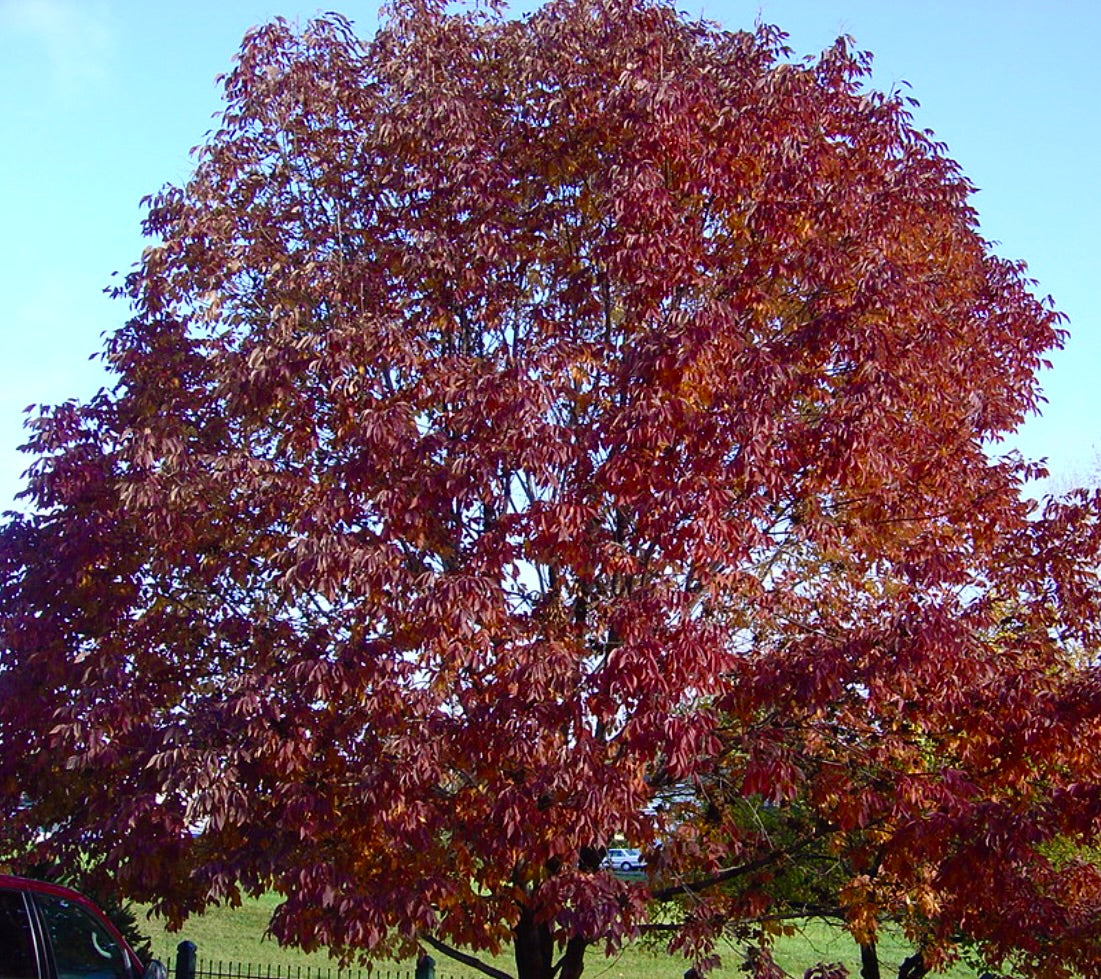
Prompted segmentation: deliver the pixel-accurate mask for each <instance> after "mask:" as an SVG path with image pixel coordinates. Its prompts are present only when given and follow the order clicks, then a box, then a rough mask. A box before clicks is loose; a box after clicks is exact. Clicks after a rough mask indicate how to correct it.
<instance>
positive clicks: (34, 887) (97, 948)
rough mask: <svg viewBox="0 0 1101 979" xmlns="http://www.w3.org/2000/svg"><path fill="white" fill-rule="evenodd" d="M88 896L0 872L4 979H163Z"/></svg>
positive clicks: (0, 942) (0, 951) (159, 970)
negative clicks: (136, 952) (147, 965)
mask: <svg viewBox="0 0 1101 979" xmlns="http://www.w3.org/2000/svg"><path fill="white" fill-rule="evenodd" d="M164 975H165V971H164V966H163V965H161V964H160V963H159V962H155V963H152V964H151V965H150V967H149V968H148V969H146V968H145V966H143V965H142V963H141V960H140V959H139V958H138V957H137V955H135V954H134V951H133V949H131V948H130V946H129V945H127V944H126V940H125V939H124V938H123V937H122V935H120V934H119V931H118V929H117V928H116V927H115V926H114V925H113V924H111V922H110V921H108V920H107V918H106V917H105V916H104V914H103V912H102V911H100V910H99V908H97V907H96V906H95V905H94V904H93V903H92V902H91V901H89V900H88V899H87V898H86V897H83V896H82V895H80V894H78V893H77V892H76V891H73V890H70V889H69V888H68V887H61V886H59V885H57V884H46V883H43V882H41V881H37V880H26V879H24V878H22V877H9V876H8V875H7V874H0V979H164Z"/></svg>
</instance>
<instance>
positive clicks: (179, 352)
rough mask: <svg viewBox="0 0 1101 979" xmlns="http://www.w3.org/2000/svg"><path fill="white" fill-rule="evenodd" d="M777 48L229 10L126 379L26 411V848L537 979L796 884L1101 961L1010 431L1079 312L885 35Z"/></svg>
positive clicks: (14, 612) (1078, 749) (4, 704)
mask: <svg viewBox="0 0 1101 979" xmlns="http://www.w3.org/2000/svg"><path fill="white" fill-rule="evenodd" d="M782 41H783V36H782V35H781V34H779V33H778V32H777V31H775V30H774V29H771V28H767V27H761V28H759V29H758V30H757V31H756V32H754V33H730V32H727V31H723V30H720V29H718V28H716V27H714V26H712V25H709V24H705V23H696V22H692V21H689V20H687V19H685V18H684V17H682V16H681V15H679V14H677V13H676V12H675V11H674V9H673V8H672V7H671V6H668V5H667V4H665V3H664V2H648V0H554V2H551V3H549V4H548V5H547V6H545V7H543V8H541V9H540V10H538V11H537V12H535V13H533V14H532V15H530V16H529V17H527V18H525V19H524V20H521V21H513V20H507V19H504V18H501V17H498V16H497V15H496V14H495V13H493V12H485V11H481V10H479V11H475V12H467V13H459V14H455V13H447V12H444V11H443V9H442V7H441V6H440V5H438V4H435V3H432V2H416V3H410V4H401V5H398V6H396V7H395V9H393V10H392V11H391V12H390V14H389V17H388V19H387V20H386V22H385V24H384V26H383V28H382V29H381V30H380V31H379V33H378V34H377V35H376V36H375V37H374V38H373V39H371V40H370V41H362V40H359V39H357V38H356V37H355V36H354V35H353V34H352V32H351V30H350V28H349V26H348V24H347V23H346V22H345V21H343V20H341V19H340V18H338V17H335V16H329V17H326V18H322V19H319V20H317V21H315V22H313V23H311V24H309V25H307V26H306V27H305V28H304V29H303V30H302V31H301V32H296V31H294V30H292V29H291V28H290V27H289V26H288V25H287V24H286V23H284V22H282V21H276V22H274V23H272V24H270V25H268V26H266V27H263V28H260V29H257V30H255V31H253V32H252V33H251V34H250V35H249V36H248V38H247V39H246V41H245V44H244V47H243V48H242V50H241V53H240V55H239V57H238V60H237V63H236V65H235V67H234V68H233V70H232V71H231V72H230V73H229V74H228V75H227V76H226V77H225V79H224V84H225V97H226V109H225V113H224V116H223V118H222V122H221V125H220V127H219V128H218V129H217V131H216V132H214V133H213V134H212V135H211V136H210V138H209V139H208V141H207V142H206V144H205V145H204V146H203V147H202V149H201V150H200V151H199V156H198V160H197V166H196V169H195V172H194V175H193V176H192V178H191V179H190V181H189V182H188V183H187V184H186V186H184V187H181V188H174V187H169V188H166V189H165V190H164V191H162V192H161V193H159V194H158V195H156V196H155V197H153V198H152V199H151V200H150V201H149V202H148V214H147V218H146V226H145V230H146V232H147V233H148V235H149V236H150V237H151V238H152V239H153V243H152V244H151V245H150V246H149V248H148V249H147V250H146V251H145V253H144V255H143V257H142V260H141V263H140V265H139V266H138V267H137V268H136V270H135V271H134V272H133V273H132V274H131V275H130V276H129V277H128V278H127V280H126V283H125V286H124V287H123V288H122V289H121V290H120V294H121V295H122V296H123V297H125V298H126V299H127V300H129V302H130V303H131V304H132V307H133V318H132V319H131V320H130V322H128V323H127V324H126V325H125V326H124V327H123V328H122V329H120V330H119V331H118V332H117V333H116V334H114V335H113V336H112V337H111V338H110V339H109V341H108V344H107V349H106V352H105V357H106V360H107V363H108V365H109V367H110V369H111V370H112V371H113V373H114V377H115V378H116V381H117V385H116V386H115V387H114V388H113V389H112V390H110V391H105V392H103V393H101V394H100V395H99V396H98V397H96V398H94V399H93V400H91V401H90V402H88V403H87V404H80V405H78V404H71V403H70V404H64V405H60V406H57V407H54V408H49V409H45V410H43V411H42V412H41V414H39V415H38V416H37V418H35V419H34V421H33V423H32V435H31V441H30V444H29V451H30V452H31V453H32V455H33V457H34V459H35V461H34V463H33V464H32V466H31V469H30V470H29V473H28V483H27V493H26V496H27V500H28V502H29V504H30V510H29V513H28V514H27V515H25V516H10V517H9V518H8V519H7V522H6V523H5V525H4V527H3V530H2V536H0V575H2V577H0V624H2V627H3V648H2V652H0V807H2V808H0V812H3V813H4V816H3V819H2V820H0V824H2V827H3V828H2V829H0V841H2V845H3V848H4V850H5V851H6V852H7V853H8V854H12V855H14V854H18V853H26V852H29V851H31V850H34V849H36V848H37V849H38V850H42V849H45V850H48V851H49V852H50V853H51V854H52V855H53V856H54V857H55V858H56V859H62V860H64V859H65V858H66V857H68V858H69V859H72V860H74V862H75V863H80V862H81V861H80V860H77V857H78V855H79V857H81V858H83V856H84V855H86V854H94V855H95V856H96V858H97V861H98V863H97V866H98V868H99V871H100V872H101V873H102V874H103V875H109V876H110V877H111V878H112V879H113V880H114V881H115V882H116V883H117V885H118V887H119V888H120V889H121V890H123V891H124V892H126V893H127V894H129V895H131V896H133V897H135V898H137V899H140V900H144V901H150V902H152V903H153V904H154V905H155V906H156V907H158V908H159V909H160V910H161V911H163V912H164V913H165V914H167V915H169V916H170V917H171V918H172V919H173V920H177V921H178V920H180V919H181V918H182V917H184V916H186V915H187V914H189V913H194V912H197V911H199V910H201V909H202V908H203V907H204V906H205V905H207V904H208V903H210V902H213V901H223V902H230V903H233V902H236V901H238V900H239V899H240V896H241V894H242V893H253V894H255V893H259V892H262V891H265V890H268V889H274V890H276V891H278V892H279V893H280V894H281V895H282V896H283V898H284V901H283V903H282V904H281V905H280V907H279V909H278V911H277V912H276V916H275V919H274V921H273V923H272V928H273V930H274V932H275V934H276V935H277V936H278V937H279V938H280V939H281V940H284V941H288V942H295V943H297V944H300V945H302V946H304V947H306V948H315V947H318V946H327V947H329V948H330V949H332V950H334V952H335V953H336V954H340V955H344V956H352V955H356V954H360V953H365V954H370V955H380V954H402V953H405V952H408V951H409V949H410V948H412V947H413V946H414V945H415V944H416V943H417V942H430V943H432V944H433V945H434V946H435V947H437V948H448V947H451V946H463V947H466V948H469V949H472V950H473V951H474V952H480V951H486V950H489V951H496V950H498V949H499V948H500V947H501V946H502V945H506V944H510V943H511V944H513V945H514V946H515V948H516V957H517V968H518V970H519V974H520V976H521V979H548V977H549V976H550V975H551V971H552V958H553V956H554V955H555V949H556V948H557V949H559V950H560V951H561V952H562V953H563V958H562V960H561V963H560V971H559V973H558V974H559V975H560V976H562V977H563V979H570V977H576V976H577V975H579V974H580V969H581V964H582V961H583V955H584V951H585V948H586V947H587V946H589V945H593V944H596V945H598V946H601V947H606V948H608V949H614V948H615V947H617V945H618V944H619V943H621V942H622V941H624V940H625V939H628V938H631V937H633V936H635V935H637V934H638V933H639V932H640V931H641V930H643V929H645V928H647V927H649V926H650V924H651V923H650V921H649V918H648V914H649V911H648V908H649V907H650V904H651V898H652V897H654V896H656V897H657V898H659V899H661V900H663V901H665V902H667V903H668V905H669V906H668V907H667V908H666V911H665V912H664V913H663V916H662V921H663V922H665V924H667V925H668V924H669V922H672V923H673V926H674V928H675V937H674V939H673V943H674V946H676V947H679V948H682V949H683V950H684V951H685V953H686V954H687V955H688V956H689V957H691V958H693V959H694V960H695V961H696V962H697V964H698V965H700V967H701V968H706V966H707V965H708V964H709V962H710V961H711V958H710V956H711V955H712V953H713V949H714V947H715V946H714V943H715V941H716V939H717V938H718V937H719V936H720V935H721V934H723V931H724V929H725V928H727V927H728V926H734V927H737V928H741V929H742V930H743V931H745V930H746V929H757V930H758V931H759V932H760V933H759V934H757V935H756V940H758V941H761V940H767V935H768V929H769V928H770V927H773V924H772V923H775V922H777V921H781V920H783V919H784V918H785V917H787V916H790V915H794V914H799V913H806V912H808V911H813V912H817V913H828V914H834V915H837V916H839V917H842V918H844V919H845V920H846V921H847V923H848V926H849V927H850V929H851V930H852V932H853V934H854V936H855V937H856V938H857V940H858V941H860V942H861V943H863V944H864V945H865V946H866V947H868V948H870V947H871V946H872V944H873V942H874V937H875V933H876V929H877V927H878V923H879V922H881V921H882V920H883V919H884V918H885V917H886V918H892V919H894V920H897V921H900V922H902V924H903V925H904V927H905V928H906V929H907V931H908V933H909V934H910V936H911V938H912V939H913V941H914V943H915V947H916V948H917V949H918V956H917V958H916V959H915V960H914V961H915V963H918V964H920V968H921V969H922V970H924V969H925V968H928V967H930V966H935V965H936V964H938V963H940V962H943V961H945V960H946V957H950V956H951V955H952V954H954V952H953V950H954V949H955V948H956V947H957V943H958V942H959V941H961V940H966V941H969V942H971V943H972V944H974V945H976V946H977V947H978V948H979V949H980V950H981V952H982V954H984V955H987V956H988V957H990V958H991V960H992V961H995V962H997V961H1000V960H1001V959H1002V958H1003V957H1004V956H1006V955H1013V956H1015V957H1016V958H1015V962H1016V966H1017V967H1018V968H1020V969H1021V970H1022V971H1030V972H1031V973H1033V974H1041V973H1042V974H1045V975H1055V974H1057V972H1056V971H1054V970H1057V969H1058V968H1061V967H1062V965H1063V964H1069V965H1075V966H1077V967H1079V968H1081V969H1084V970H1085V971H1086V972H1089V971H1090V970H1091V969H1094V970H1095V969H1096V967H1097V966H1098V964H1099V963H1101V946H1099V945H1098V938H1097V934H1098V928H1099V924H1098V922H1101V914H1099V912H1101V878H1099V875H1098V872H1097V870H1096V869H1095V868H1094V867H1093V865H1092V864H1089V863H1086V862H1080V861H1077V862H1076V861H1074V860H1067V859H1062V858H1060V859H1058V860H1056V859H1055V858H1054V857H1053V856H1052V854H1053V853H1054V852H1055V851H1054V850H1052V849H1051V847H1052V846H1053V845H1054V844H1058V846H1059V847H1061V848H1062V849H1060V850H1059V852H1060V853H1065V852H1066V851H1065V847H1066V846H1068V845H1069V846H1070V847H1071V848H1072V849H1073V847H1074V846H1076V845H1077V844H1078V843H1080V842H1084V841H1088V840H1090V839H1092V838H1093V836H1094V833H1095V831H1096V828H1097V819H1098V814H1099V812H1101V794H1099V793H1101V789H1099V788H1098V786H1099V785H1101V771H1098V766H1099V764H1101V762H1099V760H1098V757H1097V756H1096V753H1095V752H1093V751H1092V750H1090V748H1089V745H1090V744H1091V741H1090V739H1091V738H1095V737H1096V736H1097V735H1098V734H1099V733H1101V732H1099V731H1098V722H1097V720H1096V718H1097V710H1096V706H1097V699H1098V693H1099V691H1101V687H1099V686H1098V680H1097V679H1096V677H1095V676H1094V674H1093V672H1092V666H1091V663H1092V656H1093V654H1094V650H1095V648H1096V640H1097V635H1096V629H1097V623H1098V622H1099V621H1101V618H1099V616H1098V607H1097V605H1098V600H1097V590H1096V575H1095V571H1094V569H1095V568H1096V566H1097V565H1096V559H1097V550H1098V533H1099V530H1098V524H1097V519H1096V516H1097V509H1098V507H1097V501H1096V500H1095V499H1092V498H1086V497H1078V498H1075V499H1073V500H1070V501H1067V502H1063V503H1059V504H1056V503H1052V504H1051V505H1050V506H1049V507H1048V508H1047V510H1046V511H1044V512H1043V513H1034V512H1032V510H1031V506H1030V504H1029V503H1028V502H1027V501H1026V500H1024V499H1023V498H1022V495H1021V487H1022V485H1023V483H1024V482H1025V481H1026V480H1027V479H1028V478H1029V477H1030V476H1031V475H1032V474H1033V473H1034V470H1033V469H1032V468H1031V467H1029V466H1028V465H1026V464H1024V463H1023V462H1022V461H1021V460H1019V459H1017V458H1015V457H1012V456H1006V457H1001V458H999V457H997V456H996V454H995V453H996V445H997V443H998V442H999V441H1000V439H1001V438H1002V437H1003V436H1004V435H1005V434H1006V433H1008V432H1010V431H1012V430H1013V429H1014V428H1015V427H1016V426H1017V425H1018V424H1019V423H1020V422H1021V420H1022V419H1023V418H1024V417H1025V416H1026V415H1027V414H1028V413H1029V412H1030V411H1033V410H1035V408H1036V406H1037V403H1038V400H1039V395H1038V389H1037V382H1036V372H1037V370H1038V369H1039V368H1040V367H1041V366H1042V364H1043V363H1044V359H1043V358H1044V357H1045V356H1046V354H1047V352H1048V351H1050V350H1051V349H1052V348H1054V347H1056V346H1058V345H1059V344H1060V342H1061V337H1062V334H1061V330H1060V324H1059V316H1058V314H1057V313H1055V312H1054V311H1053V309H1052V308H1051V307H1050V305H1049V304H1048V303H1046V302H1043V301H1039V300H1037V299H1036V298H1035V297H1034V296H1033V294H1032V289H1031V283H1030V282H1029V281H1028V279H1027V278H1026V275H1025V270H1024V267H1023V266H1022V265H1020V264H1017V263H1012V262H1008V261H1006V260H1004V259H1001V258H999V257H997V256H996V255H995V254H994V253H993V251H992V249H991V247H990V246H989V245H988V243H987V242H985V241H984V240H983V239H982V237H981V235H980V234H979V232H978V228H977V220H976V215H975V213H974V211H973V210H972V208H971V206H970V204H969V203H968V197H969V194H970V192H971V190H972V187H971V185H970V184H969V182H968V181H967V179H966V178H965V177H964V176H963V175H962V174H961V173H960V172H959V169H958V167H957V166H956V165H955V164H954V163H953V162H952V161H951V160H950V159H949V158H948V157H947V156H946V155H945V151H944V147H942V146H941V145H939V144H938V143H936V142H935V141H934V140H933V139H932V138H931V137H930V136H929V135H928V134H925V133H923V132H920V131H918V130H916V129H915V128H914V127H913V125H912V123H911V118H910V115H909V113H908V111H907V106H906V103H905V101H904V100H903V99H902V98H901V97H900V96H899V95H897V94H894V93H892V94H886V95H885V94H879V93H875V92H870V91H868V90H867V89H866V87H865V82H866V78H867V71H868V59H867V57H866V56H864V55H861V54H859V53H857V52H854V51H853V50H852V49H851V47H850V45H849V44H848V43H847V42H846V41H844V40H841V41H838V43H837V44H836V45H834V46H833V47H831V48H830V49H829V50H827V51H825V52H824V53H823V54H822V55H821V57H820V58H818V59H812V60H809V61H806V62H802V63H797V64H791V63H789V62H788V61H787V60H786V52H785V50H784V48H783V46H782ZM43 827H48V829H49V832H48V833H46V834H43V833H42V828H43ZM616 838H626V839H627V840H628V841H630V842H632V843H636V844H640V845H643V846H644V847H647V848H648V849H649V851H650V854H651V876H650V879H649V880H648V881H647V882H632V881H627V880H623V879H619V878H617V877H615V876H613V875H612V874H610V873H608V872H603V871H600V870H599V869H598V865H599V860H600V856H601V853H602V851H603V848H604V847H606V846H608V845H609V843H611V842H612V841H613V840H614V839H616ZM762 954H763V953H762ZM765 958H767V956H765ZM762 961H764V959H762ZM915 968H917V965H915ZM915 974H917V973H915Z"/></svg>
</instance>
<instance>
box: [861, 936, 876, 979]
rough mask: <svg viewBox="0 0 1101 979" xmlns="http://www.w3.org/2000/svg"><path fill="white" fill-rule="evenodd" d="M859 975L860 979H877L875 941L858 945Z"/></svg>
mask: <svg viewBox="0 0 1101 979" xmlns="http://www.w3.org/2000/svg"><path fill="white" fill-rule="evenodd" d="M860 977H861V979H879V952H878V951H877V949H876V947H875V942H868V943H867V944H865V945H861V946H860Z"/></svg>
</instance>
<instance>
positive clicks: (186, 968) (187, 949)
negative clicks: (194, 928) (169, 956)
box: [175, 942, 196, 979]
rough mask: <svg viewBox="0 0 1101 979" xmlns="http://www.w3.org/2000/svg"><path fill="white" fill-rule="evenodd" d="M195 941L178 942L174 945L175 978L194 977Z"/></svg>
mask: <svg viewBox="0 0 1101 979" xmlns="http://www.w3.org/2000/svg"><path fill="white" fill-rule="evenodd" d="M195 952H196V948H195V943H194V942H180V944H179V945H177V946H176V975H175V979H195Z"/></svg>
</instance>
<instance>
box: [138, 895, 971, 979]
mask: <svg viewBox="0 0 1101 979" xmlns="http://www.w3.org/2000/svg"><path fill="white" fill-rule="evenodd" d="M277 903H278V898H277V897H276V896H274V895H269V896H265V897H262V898H260V899H259V900H249V901H245V902H244V904H243V905H242V906H241V907H240V908H236V909H228V908H214V909H211V910H210V911H208V912H207V913H206V914H205V915H202V916H201V917H196V918H192V919H190V920H189V921H188V922H187V924H186V925H184V928H183V930H182V931H181V932H179V933H176V934H171V933H168V932H166V931H165V929H164V928H163V926H162V925H161V923H160V922H159V921H158V920H156V919H145V918H142V928H143V930H144V931H145V932H146V933H147V934H148V935H149V936H150V937H151V938H152V939H153V948H154V950H155V953H156V955H157V956H158V957H159V958H161V959H163V960H164V961H165V962H166V963H167V964H168V965H169V968H170V969H171V966H172V963H173V962H174V961H175V949H176V946H177V944H178V943H179V942H180V941H183V940H185V939H186V940H188V941H192V942H194V943H195V944H196V946H197V947H198V950H199V956H200V958H202V959H205V960H207V961H214V962H218V961H221V962H243V963H250V964H253V965H257V966H260V967H267V966H271V967H273V968H274V967H276V966H278V967H280V968H281V969H282V970H283V971H284V973H285V972H286V970H287V969H296V968H298V967H300V966H301V967H306V966H311V967H314V968H322V969H329V968H331V967H332V966H333V962H332V960H330V959H329V958H328V956H327V955H325V954H324V953H320V954H314V955H306V954H305V953H303V952H300V951H298V950H297V949H289V948H280V947H279V946H278V944H277V943H276V942H275V941H274V940H273V939H271V938H266V937H265V936H264V932H265V930H266V928H267V924H268V919H269V918H270V917H271V912H272V910H273V909H274V908H275V905H276V904H277ZM911 951H912V950H911V949H910V948H909V947H908V946H907V945H906V944H905V943H904V942H901V941H899V940H897V939H893V938H892V937H891V936H889V935H886V936H882V937H881V940H880V946H879V956H880V966H881V968H882V971H883V976H884V977H885V979H887V977H891V976H894V975H897V972H898V965H899V963H900V962H901V961H902V959H903V958H905V957H906V956H907V955H908V954H909V953H910V952H911ZM719 952H720V954H721V955H722V959H723V968H722V969H721V970H718V971H716V972H713V973H712V976H713V977H716V979H744V976H745V973H743V972H742V971H741V970H740V969H739V965H740V964H741V961H742V955H741V949H739V948H738V947H736V946H734V945H726V946H725V947H723V948H720V950H719ZM435 958H436V974H437V977H438V979H479V977H481V976H483V974H482V973H479V972H476V971H474V970H473V969H470V968H469V967H467V966H463V965H461V964H459V963H457V962H452V961H451V960H449V959H446V958H445V957H444V956H442V955H439V954H436V955H435ZM775 958H776V961H777V963H778V964H779V965H780V966H781V967H782V968H784V969H785V970H786V971H787V972H788V973H790V974H791V975H793V976H796V977H800V979H801V977H802V975H803V972H804V970H805V969H808V968H809V967H810V966H812V965H814V964H816V963H817V962H842V963H844V964H845V965H846V966H847V967H848V969H849V973H850V975H852V976H854V977H855V976H859V974H860V959H859V952H858V950H857V948H856V945H855V944H854V943H853V941H852V939H851V938H850V937H849V935H848V934H847V933H845V932H844V931H842V930H841V929H839V928H836V927H833V926H830V925H827V924H826V923H824V922H820V921H810V922H807V923H806V924H805V925H804V926H803V928H802V930H801V933H800V934H798V935H795V936H792V937H785V938H782V939H780V941H779V942H778V943H777V946H776V950H775ZM493 964H494V965H496V966H497V967H498V968H501V969H503V970H504V971H506V972H509V973H514V970H513V967H512V960H511V957H509V956H501V957H499V958H498V959H496V960H494V962H493ZM686 968H687V965H686V964H685V963H684V962H683V960H681V959H679V958H676V957H673V956H669V955H667V954H664V953H661V952H655V951H652V950H650V949H648V948H645V947H642V946H640V945H632V946H629V947H628V948H626V949H624V951H623V952H622V954H621V955H620V956H619V957H617V958H614V959H605V958H604V957H603V956H602V955H600V954H599V951H597V950H595V949H594V950H593V951H591V952H590V953H589V955H588V957H587V958H586V963H585V979H680V977H681V976H682V975H683V973H684V970H685V969H686ZM388 969H390V970H396V969H402V972H401V973H398V972H397V971H392V975H395V976H397V975H399V974H402V975H404V974H406V973H405V970H407V974H408V975H409V976H412V973H413V965H412V963H402V964H398V965H395V964H394V963H384V962H379V963H378V966H377V968H376V972H375V974H376V976H379V977H381V979H385V977H386V974H387V970H388ZM944 975H946V976H947V977H949V979H974V976H975V973H974V971H973V970H971V969H968V968H965V967H963V966H959V965H957V966H956V967H954V968H953V969H952V970H951V971H949V972H947V973H944ZM483 979H484V977H483Z"/></svg>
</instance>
